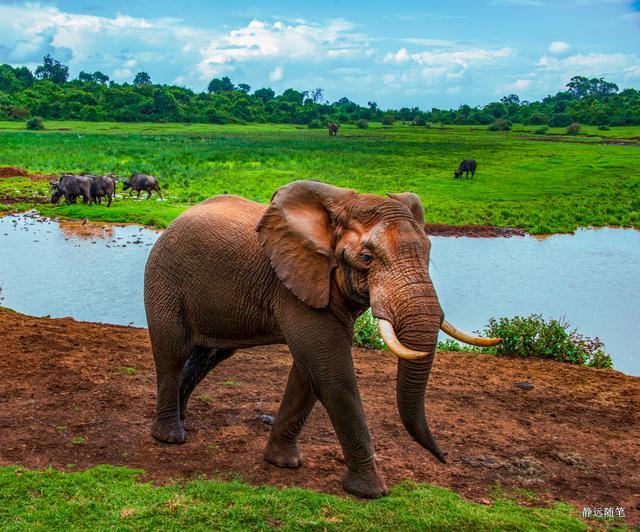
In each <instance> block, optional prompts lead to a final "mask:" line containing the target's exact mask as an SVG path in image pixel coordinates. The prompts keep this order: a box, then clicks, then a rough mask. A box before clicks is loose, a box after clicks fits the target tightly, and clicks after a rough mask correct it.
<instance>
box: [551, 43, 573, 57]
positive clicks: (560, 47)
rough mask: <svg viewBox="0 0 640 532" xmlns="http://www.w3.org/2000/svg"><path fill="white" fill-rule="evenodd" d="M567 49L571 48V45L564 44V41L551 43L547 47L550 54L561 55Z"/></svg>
mask: <svg viewBox="0 0 640 532" xmlns="http://www.w3.org/2000/svg"><path fill="white" fill-rule="evenodd" d="M569 48H571V45H570V44H569V43H566V42H564V41H553V42H552V43H551V44H550V45H549V51H550V52H551V53H552V54H562V53H564V52H566V51H567V50H569Z"/></svg>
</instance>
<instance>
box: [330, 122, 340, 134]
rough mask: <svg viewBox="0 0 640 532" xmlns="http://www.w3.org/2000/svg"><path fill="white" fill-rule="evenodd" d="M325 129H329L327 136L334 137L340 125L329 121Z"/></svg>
mask: <svg viewBox="0 0 640 532" xmlns="http://www.w3.org/2000/svg"><path fill="white" fill-rule="evenodd" d="M327 129H329V136H330V137H331V136H334V137H335V136H336V135H337V134H338V129H340V126H339V125H338V124H336V123H335V122H329V123H328V124H327Z"/></svg>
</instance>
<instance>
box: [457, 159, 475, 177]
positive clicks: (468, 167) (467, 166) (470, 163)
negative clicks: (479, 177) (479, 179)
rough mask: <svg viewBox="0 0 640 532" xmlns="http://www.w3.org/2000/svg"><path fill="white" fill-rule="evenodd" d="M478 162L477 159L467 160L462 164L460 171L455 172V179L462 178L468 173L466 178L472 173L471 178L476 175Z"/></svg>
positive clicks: (459, 167)
mask: <svg viewBox="0 0 640 532" xmlns="http://www.w3.org/2000/svg"><path fill="white" fill-rule="evenodd" d="M476 166H477V165H476V161H475V159H465V160H464V161H462V162H461V163H460V166H458V169H457V170H456V171H455V172H453V177H460V176H461V175H462V174H464V173H465V172H466V175H465V177H469V172H471V177H473V175H474V174H475V173H476Z"/></svg>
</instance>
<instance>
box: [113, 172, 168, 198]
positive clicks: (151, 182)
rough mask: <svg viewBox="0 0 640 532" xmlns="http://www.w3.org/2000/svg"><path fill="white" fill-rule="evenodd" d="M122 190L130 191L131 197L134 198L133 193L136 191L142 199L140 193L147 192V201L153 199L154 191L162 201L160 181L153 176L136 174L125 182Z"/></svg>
mask: <svg viewBox="0 0 640 532" xmlns="http://www.w3.org/2000/svg"><path fill="white" fill-rule="evenodd" d="M129 189H131V190H129ZM122 190H123V191H124V190H129V196H133V191H134V190H135V191H136V192H137V193H138V198H139V197H140V192H142V191H143V190H145V191H146V192H147V199H149V198H150V197H151V194H152V193H153V191H156V192H157V193H158V196H160V199H162V192H160V183H158V180H157V179H156V178H155V177H153V176H152V175H146V174H138V173H135V174H133V175H132V176H131V177H130V178H129V179H128V180H126V181H125V182H124V184H123V185H122Z"/></svg>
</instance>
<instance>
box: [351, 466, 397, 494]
mask: <svg viewBox="0 0 640 532" xmlns="http://www.w3.org/2000/svg"><path fill="white" fill-rule="evenodd" d="M342 487H343V488H344V490H345V491H346V492H347V493H351V495H355V496H356V497H361V498H363V499H379V498H380V497H384V496H385V495H387V494H388V493H389V490H388V488H387V485H386V484H385V482H384V480H383V479H382V476H381V475H380V473H379V472H378V468H377V467H376V466H375V465H374V466H373V469H371V470H369V471H366V472H360V471H353V470H351V469H348V470H347V472H346V473H345V474H344V477H342Z"/></svg>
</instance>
